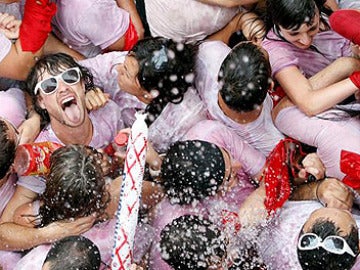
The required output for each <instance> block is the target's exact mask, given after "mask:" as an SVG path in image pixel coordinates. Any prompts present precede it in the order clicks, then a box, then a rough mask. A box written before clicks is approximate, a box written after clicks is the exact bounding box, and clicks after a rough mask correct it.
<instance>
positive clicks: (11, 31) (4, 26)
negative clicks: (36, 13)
mask: <svg viewBox="0 0 360 270" xmlns="http://www.w3.org/2000/svg"><path fill="white" fill-rule="evenodd" d="M20 25H21V21H20V20H17V19H16V18H15V17H14V16H13V15H10V14H7V13H0V32H2V33H3V34H4V35H5V36H6V37H7V38H8V39H17V38H18V37H19V32H20Z"/></svg>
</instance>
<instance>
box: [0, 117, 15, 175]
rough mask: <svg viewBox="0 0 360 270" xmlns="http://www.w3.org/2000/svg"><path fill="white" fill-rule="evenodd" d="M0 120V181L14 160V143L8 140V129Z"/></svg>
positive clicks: (3, 121)
mask: <svg viewBox="0 0 360 270" xmlns="http://www.w3.org/2000/svg"><path fill="white" fill-rule="evenodd" d="M5 121H6V120H4V119H0V179H2V178H3V177H5V175H6V174H7V172H8V171H9V169H10V166H11V164H13V162H14V159H15V151H16V142H14V141H13V140H10V139H9V134H8V132H9V127H8V125H7V124H6V122H5Z"/></svg>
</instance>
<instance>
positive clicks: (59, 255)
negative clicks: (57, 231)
mask: <svg viewBox="0 0 360 270" xmlns="http://www.w3.org/2000/svg"><path fill="white" fill-rule="evenodd" d="M100 263H101V258H100V250H99V248H98V247H97V246H96V245H95V244H94V243H93V242H92V241H91V240H89V239H88V238H86V237H84V236H68V237H65V238H62V239H60V240H58V241H56V242H55V243H54V244H53V245H52V247H51V249H50V250H49V252H48V254H47V256H46V259H45V262H44V265H43V268H42V269H44V270H45V269H46V270H64V269H69V270H72V269H82V270H98V269H99V268H100Z"/></svg>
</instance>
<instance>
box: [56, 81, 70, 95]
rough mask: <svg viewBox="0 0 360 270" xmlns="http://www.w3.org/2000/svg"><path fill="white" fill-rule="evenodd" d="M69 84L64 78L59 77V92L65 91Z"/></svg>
mask: <svg viewBox="0 0 360 270" xmlns="http://www.w3.org/2000/svg"><path fill="white" fill-rule="evenodd" d="M68 87H69V86H68V84H66V83H65V82H64V81H63V80H62V79H60V78H59V79H58V80H57V91H58V92H63V91H66V90H67V89H68Z"/></svg>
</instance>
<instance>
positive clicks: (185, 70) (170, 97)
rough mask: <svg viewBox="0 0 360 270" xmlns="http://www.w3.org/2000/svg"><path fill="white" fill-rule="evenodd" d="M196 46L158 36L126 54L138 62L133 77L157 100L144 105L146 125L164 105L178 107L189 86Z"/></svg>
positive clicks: (144, 41) (144, 40) (136, 46)
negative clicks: (137, 69)
mask: <svg viewBox="0 0 360 270" xmlns="http://www.w3.org/2000/svg"><path fill="white" fill-rule="evenodd" d="M197 51H198V46H197V45H193V44H184V43H177V42H175V41H173V40H171V39H166V38H162V37H155V38H144V39H142V40H139V41H138V42H137V43H136V45H135V46H134V47H133V48H132V49H131V52H130V54H131V55H132V56H134V57H135V59H136V60H137V61H138V63H139V72H138V75H137V78H138V80H139V83H140V85H141V87H142V88H144V89H145V90H146V91H148V92H151V91H156V92H157V97H156V98H155V99H153V100H152V102H151V103H150V104H149V105H148V106H147V108H146V111H147V112H148V119H147V122H148V124H151V123H152V122H153V121H154V120H155V119H156V118H157V117H158V115H159V114H160V113H161V111H162V110H163V109H164V107H165V106H166V104H167V103H169V102H171V103H174V104H178V103H180V102H181V101H182V100H183V96H184V94H185V92H186V91H187V90H188V89H189V88H190V87H192V86H193V80H194V75H193V72H194V67H195V56H196V53H197Z"/></svg>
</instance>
